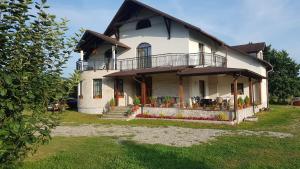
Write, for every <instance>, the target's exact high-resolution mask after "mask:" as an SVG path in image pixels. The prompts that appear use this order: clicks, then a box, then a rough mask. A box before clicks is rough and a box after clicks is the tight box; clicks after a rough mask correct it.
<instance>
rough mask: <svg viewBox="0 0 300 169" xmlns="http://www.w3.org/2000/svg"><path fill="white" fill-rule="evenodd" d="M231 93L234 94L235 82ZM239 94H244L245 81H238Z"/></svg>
mask: <svg viewBox="0 0 300 169" xmlns="http://www.w3.org/2000/svg"><path fill="white" fill-rule="evenodd" d="M231 94H232V95H233V94H234V86H233V83H232V84H231ZM237 94H238V95H242V94H244V84H243V83H238V84H237Z"/></svg>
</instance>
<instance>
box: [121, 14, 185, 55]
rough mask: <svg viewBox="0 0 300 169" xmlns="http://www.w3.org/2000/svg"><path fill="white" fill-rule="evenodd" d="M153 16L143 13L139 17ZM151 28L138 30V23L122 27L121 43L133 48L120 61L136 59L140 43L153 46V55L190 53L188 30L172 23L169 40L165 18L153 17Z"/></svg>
mask: <svg viewBox="0 0 300 169" xmlns="http://www.w3.org/2000/svg"><path fill="white" fill-rule="evenodd" d="M147 15H152V14H150V13H147V12H145V11H142V12H141V13H140V14H139V16H138V17H142V16H147ZM150 21H151V25H152V26H151V27H150V28H145V29H140V30H136V29H135V28H136V24H137V22H131V23H127V24H124V25H123V26H121V27H120V29H119V30H120V42H122V43H124V44H126V45H128V46H130V47H131V49H130V50H128V51H126V52H124V53H122V54H121V55H119V56H118V58H119V59H124V58H132V57H136V56H137V54H136V48H137V46H138V45H139V44H140V43H143V42H146V43H149V44H150V45H151V49H152V55H156V54H163V53H188V52H189V47H188V43H189V42H188V41H189V35H188V30H187V28H185V27H184V26H183V25H179V24H177V23H174V22H172V23H171V39H168V33H167V29H166V26H165V23H164V19H163V17H160V16H156V17H151V18H150Z"/></svg>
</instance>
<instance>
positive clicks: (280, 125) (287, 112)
mask: <svg viewBox="0 0 300 169" xmlns="http://www.w3.org/2000/svg"><path fill="white" fill-rule="evenodd" d="M257 116H258V117H259V121H258V122H243V123H241V124H239V125H235V126H229V125H219V124H206V123H197V122H178V121H167V120H158V119H155V120H154V119H146V120H145V119H136V120H131V121H121V120H105V119H101V118H99V116H98V115H91V114H83V113H78V112H74V111H66V112H65V113H64V114H63V115H62V116H61V122H62V125H81V124H104V125H131V126H148V127H157V126H178V127H188V128H214V129H230V130H236V129H249V130H272V131H282V132H296V131H291V130H294V128H292V129H291V128H290V125H293V124H297V123H298V124H299V123H300V108H297V107H292V106H275V105H273V106H271V111H269V112H261V113H258V114H257Z"/></svg>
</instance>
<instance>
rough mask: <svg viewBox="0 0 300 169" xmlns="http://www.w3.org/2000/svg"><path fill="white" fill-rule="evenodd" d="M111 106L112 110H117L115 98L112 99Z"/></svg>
mask: <svg viewBox="0 0 300 169" xmlns="http://www.w3.org/2000/svg"><path fill="white" fill-rule="evenodd" d="M109 106H110V109H111V110H114V109H115V106H116V102H115V99H114V98H112V99H110V101H109Z"/></svg>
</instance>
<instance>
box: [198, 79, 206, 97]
mask: <svg viewBox="0 0 300 169" xmlns="http://www.w3.org/2000/svg"><path fill="white" fill-rule="evenodd" d="M199 96H200V98H204V97H205V83H204V80H199Z"/></svg>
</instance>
